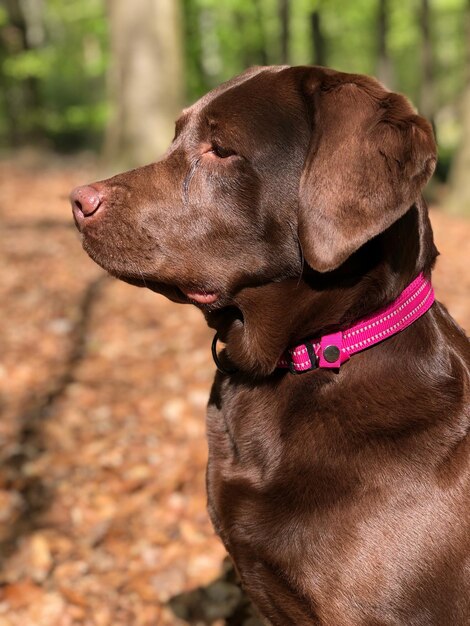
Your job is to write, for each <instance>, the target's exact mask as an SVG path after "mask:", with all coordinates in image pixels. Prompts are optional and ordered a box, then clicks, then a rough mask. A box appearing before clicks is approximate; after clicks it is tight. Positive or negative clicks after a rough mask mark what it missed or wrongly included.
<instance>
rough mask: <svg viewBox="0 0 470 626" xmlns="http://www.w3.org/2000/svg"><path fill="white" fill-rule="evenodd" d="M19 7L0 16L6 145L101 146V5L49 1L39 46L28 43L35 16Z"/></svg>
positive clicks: (0, 109) (0, 104) (0, 134)
mask: <svg viewBox="0 0 470 626" xmlns="http://www.w3.org/2000/svg"><path fill="white" fill-rule="evenodd" d="M13 4H14V3H13ZM17 6H18V10H17V11H15V12H13V13H12V12H10V13H7V11H6V10H5V9H2V10H1V11H0V86H1V87H2V89H1V92H0V119H2V118H3V120H2V121H3V124H2V123H0V141H2V143H4V144H5V143H6V142H9V143H10V144H11V143H13V144H15V145H16V144H19V143H22V142H25V141H31V140H32V141H41V142H43V143H44V142H45V143H46V144H50V145H51V146H52V147H55V148H60V149H77V148H81V147H85V146H87V145H96V146H97V145H98V144H99V140H100V136H101V134H102V131H103V128H104V125H105V120H106V90H105V80H104V76H105V71H106V64H107V23H106V18H105V12H104V5H103V2H102V1H101V0H68V1H67V2H63V0H45V2H44V11H43V13H42V15H40V16H39V23H38V24H36V27H37V28H39V29H40V31H41V32H42V37H41V38H40V39H41V40H40V41H36V42H35V41H28V35H27V34H28V28H31V24H29V22H28V19H31V18H30V16H28V15H24V14H23V13H22V12H21V8H22V5H21V4H20V3H18V5H17ZM34 17H35V19H36V20H37V19H38V16H37V15H36V16H34Z"/></svg>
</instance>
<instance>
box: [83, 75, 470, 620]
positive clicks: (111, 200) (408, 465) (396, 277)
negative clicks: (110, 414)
mask: <svg viewBox="0 0 470 626" xmlns="http://www.w3.org/2000/svg"><path fill="white" fill-rule="evenodd" d="M435 161H436V157H435V144H434V139H433V135H432V131H431V127H430V125H429V124H428V123H427V122H426V121H425V120H423V119H422V118H421V117H419V116H418V115H416V114H415V112H414V111H413V109H412V107H411V106H410V104H409V103H408V101H407V100H406V99H405V98H404V97H403V96H400V95H397V94H394V93H390V92H388V91H386V90H385V89H384V88H383V87H382V86H381V85H380V84H379V83H377V82H376V81H375V80H373V79H371V78H367V77H364V76H358V75H352V74H343V73H338V72H334V71H332V70H327V69H322V68H317V67H296V68H288V67H273V68H255V69H252V70H249V71H247V72H245V73H244V74H242V75H241V76H238V77H237V78H234V79H233V80H231V81H230V82H228V83H226V84H224V85H222V86H221V87H219V88H218V89H215V90H214V91H212V92H211V93H209V94H208V95H207V96H205V97H204V98H202V99H201V100H200V101H199V102H197V103H196V104H195V105H194V106H192V107H190V108H189V109H187V110H186V111H185V112H184V113H183V115H182V116H181V117H180V119H179V120H178V122H177V124H176V135H175V139H174V141H173V143H172V145H171V147H170V149H169V151H168V152H167V154H166V155H165V157H164V158H163V159H162V160H161V161H159V162H158V163H155V164H152V165H148V166H146V167H142V168H140V169H137V170H134V171H132V172H128V173H125V174H121V175H119V176H116V177H114V178H111V179H110V180H106V181H104V182H99V183H94V184H93V185H91V186H88V187H81V188H78V189H77V190H75V191H74V192H73V194H72V202H73V207H74V214H75V219H76V223H77V226H78V228H79V229H80V231H81V233H82V234H83V245H84V248H85V250H86V251H87V252H88V253H89V254H90V255H91V256H92V258H93V259H94V260H95V261H96V262H97V263H99V264H100V265H102V266H103V267H104V268H105V269H106V270H108V271H109V272H110V273H111V274H113V275H115V276H117V277H119V278H121V279H123V280H126V281H128V282H131V283H133V284H136V285H140V286H143V285H144V280H145V285H146V286H147V287H150V288H151V289H153V290H155V291H158V292H160V293H163V294H165V295H166V296H168V297H169V298H171V299H172V300H174V301H176V302H193V303H195V304H197V306H199V307H201V308H202V309H203V311H204V313H205V315H206V318H207V321H208V323H209V325H210V326H211V327H213V328H215V329H216V330H217V332H218V336H219V337H220V338H221V339H222V340H223V341H224V342H225V343H226V350H225V351H224V353H223V354H222V355H221V356H220V360H221V362H222V369H225V373H224V372H219V373H218V374H217V376H216V380H215V383H214V386H213V390H212V394H211V398H210V403H209V412H208V433H209V454H210V458H209V467H208V474H207V477H208V492H209V511H210V515H211V518H212V521H213V523H214V526H215V528H216V530H217V532H218V533H219V535H220V536H221V538H222V540H223V542H224V544H225V545H226V547H227V550H228V551H229V553H230V554H231V556H232V558H233V560H234V562H235V564H236V567H237V569H238V571H239V574H240V577H241V580H242V581H243V585H244V587H245V589H246V591H247V592H248V594H249V595H250V596H251V598H252V599H253V600H254V602H255V603H256V605H257V606H258V608H259V611H260V612H261V614H262V615H263V617H264V619H265V620H266V621H267V623H270V624H273V625H276V626H288V625H292V624H296V625H301V626H303V625H312V624H321V625H325V626H356V625H357V626H358V625H362V626H366V625H367V626H379V625H382V626H385V625H387V626H392V625H393V626H398V625H400V626H424V625H426V626H430V625H432V626H445V625H449V626H450V625H452V626H468V625H469V624H470V515H469V513H470V438H469V436H468V433H469V423H470V405H469V393H470V392H469V390H470V376H469V364H470V348H469V343H468V341H467V339H466V337H465V335H464V333H463V332H462V330H461V329H460V328H459V327H458V326H457V325H456V324H455V322H454V321H453V320H452V319H451V318H450V317H449V315H448V313H447V312H446V310H445V309H444V307H443V306H442V305H440V304H439V303H435V304H434V305H433V306H432V308H431V309H430V310H429V311H428V312H427V313H426V314H425V315H423V316H422V317H421V318H420V319H419V320H417V321H416V322H415V323H413V324H412V325H411V326H409V327H408V328H407V329H406V330H404V331H403V332H401V333H398V334H395V335H394V336H392V337H390V338H389V339H387V340H386V341H383V342H382V343H379V344H378V345H376V346H374V347H372V348H370V349H369V350H365V351H362V352H360V353H358V354H356V355H354V356H353V357H352V358H351V359H350V360H349V361H348V362H347V363H345V364H344V365H343V366H342V367H341V368H340V369H336V370H335V369H314V370H312V371H310V372H308V373H306V374H303V375H301V376H298V375H294V374H292V373H291V372H289V371H288V370H285V369H280V368H278V361H279V359H280V357H281V355H282V354H283V353H284V352H285V350H286V348H288V347H289V346H295V345H296V344H297V343H299V341H300V340H302V339H303V338H314V337H320V336H321V335H322V334H324V333H325V332H333V331H336V330H338V329H343V328H347V327H348V326H350V325H351V324H354V323H355V322H356V321H357V320H358V319H360V318H363V317H366V316H368V315H370V314H372V313H373V312H374V311H377V310H379V309H381V308H382V307H384V306H386V305H388V304H389V303H391V302H392V301H393V300H394V299H395V298H397V296H398V295H399V294H400V293H401V292H402V291H403V289H404V288H405V287H406V286H407V285H408V284H409V283H410V282H411V281H412V280H413V279H414V278H415V277H416V276H417V275H418V274H419V273H420V272H423V274H424V275H425V276H427V277H429V276H430V273H431V268H432V266H433V263H434V260H435V258H436V255H437V251H436V248H435V247H434V244H433V237H432V232H431V227H430V223H429V219H428V216H427V211H426V206H425V203H424V201H423V199H422V197H421V191H422V188H423V186H424V185H425V183H426V182H427V180H428V179H429V177H430V176H431V174H432V172H433V169H434V165H435Z"/></svg>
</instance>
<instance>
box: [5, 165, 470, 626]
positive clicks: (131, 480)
mask: <svg viewBox="0 0 470 626" xmlns="http://www.w3.org/2000/svg"><path fill="white" fill-rule="evenodd" d="M94 177H95V176H94V174H93V173H90V172H89V171H88V168H87V167H86V166H82V167H78V168H77V167H75V168H71V167H67V166H64V164H60V166H59V164H58V163H57V162H56V163H53V164H52V166H50V167H48V168H46V167H44V166H41V167H37V166H36V167H32V166H31V165H28V166H26V165H24V164H21V163H19V162H0V246H1V247H0V255H1V264H0V302H1V311H2V317H1V321H0V348H1V353H0V409H1V412H2V416H1V420H0V542H1V544H0V547H1V554H0V558H1V562H0V626H131V625H132V626H147V625H148V626H150V625H152V626H155V625H156V624H158V625H162V626H167V625H172V626H180V625H183V624H188V620H189V619H190V618H192V621H191V623H193V624H198V623H199V624H214V625H215V624H222V623H225V622H223V621H220V620H219V621H216V619H217V618H220V617H221V616H222V615H224V612H225V615H228V614H233V612H234V608H233V607H235V606H236V605H237V604H238V602H239V595H238V593H239V592H238V590H237V588H236V587H235V586H234V585H233V584H231V582H230V581H229V579H230V574H227V575H226V576H225V578H223V579H221V578H219V576H220V574H221V571H222V570H223V568H224V565H223V559H224V555H225V553H224V550H223V548H222V546H221V544H220V542H219V541H218V539H217V538H215V537H214V534H213V532H212V529H211V526H210V524H209V521H208V518H207V514H206V510H205V505H206V497H205V489H204V468H205V463H206V454H207V451H206V441H205V433H204V428H205V427H204V412H205V405H206V401H207V396H208V390H209V387H210V383H211V380H212V376H213V371H214V367H213V364H212V361H211V358H210V349H209V348H210V341H211V339H212V335H211V333H210V332H209V331H208V329H207V328H206V326H205V323H204V321H203V318H202V316H201V315H200V313H199V312H198V311H197V310H195V309H193V308H192V307H189V306H177V305H175V304H172V303H170V302H168V301H166V300H165V299H164V298H162V297H160V296H156V295H155V294H153V293H151V292H146V291H144V290H138V289H136V288H133V287H130V286H127V285H125V284H123V283H119V282H117V281H113V280H112V279H109V278H107V277H106V276H105V275H104V273H102V272H101V270H99V268H97V267H96V266H95V265H94V264H93V263H92V262H91V261H90V260H89V259H88V258H87V256H86V255H85V254H84V253H83V251H82V250H81V246H80V243H79V240H78V236H77V235H76V233H75V230H74V228H73V226H72V223H71V219H70V216H69V209H68V203H67V194H68V192H69V190H70V189H71V188H72V187H73V186H74V185H75V184H78V183H80V182H84V181H86V180H88V179H92V178H94ZM432 219H433V223H434V228H435V231H436V239H437V243H438V247H439V248H440V250H441V253H442V257H441V258H440V260H439V262H438V267H437V270H436V273H435V285H436V291H437V294H438V297H439V298H440V299H441V300H443V301H444V302H445V303H446V304H447V305H448V307H449V309H450V310H451V312H452V313H453V314H454V315H455V317H456V318H457V319H458V320H459V321H460V323H461V324H462V325H463V326H464V327H466V328H467V330H468V329H470V302H469V297H468V294H469V293H470V272H469V271H468V265H469V262H470V222H466V221H464V220H458V219H453V218H450V217H447V216H445V215H443V214H441V213H439V212H437V211H434V212H433V215H432ZM217 579H218V581H217V582H216V583H215V584H213V585H212V586H209V587H207V585H209V583H211V581H214V580H217ZM199 586H202V587H204V590H201V591H199V592H195V593H192V594H189V595H184V596H183V597H182V598H180V599H179V600H178V599H176V600H174V601H173V603H172V607H173V608H172V607H170V606H168V604H167V603H168V601H169V600H170V598H174V597H175V596H178V594H187V593H188V592H190V591H191V590H194V589H196V588H197V587H199ZM173 609H174V610H173ZM175 611H176V613H178V614H180V615H183V614H184V613H185V615H186V618H187V619H184V620H183V619H181V620H180V619H178V618H177V617H176V616H175ZM242 612H244V610H243V611H242ZM198 613H199V614H198ZM242 622H243V623H244V624H249V623H252V624H254V621H253V620H251V621H250V620H242V618H241V617H239V616H238V617H232V619H231V621H230V622H229V623H231V624H232V625H233V626H235V625H236V624H241V623H242Z"/></svg>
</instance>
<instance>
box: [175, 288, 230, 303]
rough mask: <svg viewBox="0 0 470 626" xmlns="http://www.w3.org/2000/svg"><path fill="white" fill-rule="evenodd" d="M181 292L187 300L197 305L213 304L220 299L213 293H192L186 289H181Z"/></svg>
mask: <svg viewBox="0 0 470 626" xmlns="http://www.w3.org/2000/svg"><path fill="white" fill-rule="evenodd" d="M181 291H182V292H183V293H184V294H185V296H186V297H187V298H188V299H189V300H192V301H193V302H196V303H197V304H215V303H216V302H217V300H219V298H220V295H219V294H218V293H217V292H215V291H205V290H201V291H194V290H186V289H181Z"/></svg>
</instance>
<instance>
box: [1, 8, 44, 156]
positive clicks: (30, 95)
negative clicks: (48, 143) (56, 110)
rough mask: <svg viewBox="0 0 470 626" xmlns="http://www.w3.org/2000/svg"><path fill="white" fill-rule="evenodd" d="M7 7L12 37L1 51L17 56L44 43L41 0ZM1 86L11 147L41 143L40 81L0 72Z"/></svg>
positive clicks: (9, 36)
mask: <svg viewBox="0 0 470 626" xmlns="http://www.w3.org/2000/svg"><path fill="white" fill-rule="evenodd" d="M4 8H5V10H6V13H7V15H8V22H9V24H10V29H9V35H8V36H7V37H5V38H3V39H0V48H2V49H3V50H4V53H5V54H6V55H7V56H8V55H11V56H12V57H14V56H15V55H17V54H21V53H23V52H25V51H26V50H32V49H34V48H36V47H39V46H40V45H42V44H43V42H44V28H43V22H42V18H43V8H44V7H43V3H42V1H41V0H37V1H36V3H35V4H34V5H33V4H32V3H31V2H30V1H27V0H6V1H5V3H4ZM0 85H1V88H2V91H3V92H4V93H3V100H4V103H5V104H4V106H5V113H6V116H7V118H8V121H9V123H8V133H9V137H8V139H9V142H10V144H11V145H19V144H22V143H28V142H37V141H39V140H40V139H41V132H40V130H39V127H38V124H37V121H36V120H37V117H38V111H39V108H40V105H41V97H40V90H39V80H38V79H37V78H36V77H34V76H29V77H27V78H23V79H21V80H20V79H12V78H10V77H8V76H5V75H3V74H2V72H1V71H0ZM26 119H27V120H29V121H28V123H25V121H24V120H26Z"/></svg>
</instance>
